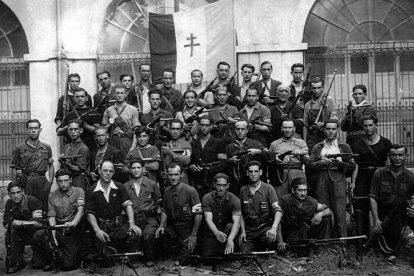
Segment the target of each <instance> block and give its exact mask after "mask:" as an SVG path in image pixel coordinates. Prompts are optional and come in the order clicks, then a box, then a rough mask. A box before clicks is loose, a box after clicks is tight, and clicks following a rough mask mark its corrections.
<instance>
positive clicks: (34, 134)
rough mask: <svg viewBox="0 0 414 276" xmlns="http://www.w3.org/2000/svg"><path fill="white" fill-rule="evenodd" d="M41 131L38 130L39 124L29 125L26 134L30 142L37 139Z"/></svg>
mask: <svg viewBox="0 0 414 276" xmlns="http://www.w3.org/2000/svg"><path fill="white" fill-rule="evenodd" d="M41 131H42V129H41V128H40V126H39V124H38V123H36V122H34V123H30V124H29V125H28V126H27V132H28V133H29V138H30V139H31V140H37V139H39V135H40V132H41Z"/></svg>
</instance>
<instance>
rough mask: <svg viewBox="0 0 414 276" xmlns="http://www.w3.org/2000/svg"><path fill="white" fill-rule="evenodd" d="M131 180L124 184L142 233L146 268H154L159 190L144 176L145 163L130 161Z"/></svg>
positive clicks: (136, 160) (136, 223) (159, 199)
mask: <svg viewBox="0 0 414 276" xmlns="http://www.w3.org/2000/svg"><path fill="white" fill-rule="evenodd" d="M129 165H130V166H129V168H130V170H131V177H132V179H131V180H129V181H128V182H126V183H125V184H124V188H125V190H126V191H127V193H128V194H129V197H130V198H131V201H132V207H133V208H134V219H135V225H137V226H138V227H139V229H140V230H141V232H142V236H141V239H140V240H141V246H140V247H143V251H144V256H145V258H146V266H148V267H152V266H154V254H153V246H154V240H155V231H156V230H157V226H158V220H157V216H158V211H159V208H160V204H161V201H162V198H161V193H160V189H159V188H158V185H157V183H156V182H155V181H152V180H151V179H149V178H148V177H146V176H144V171H145V162H144V161H143V160H141V159H132V160H131V161H130V163H129Z"/></svg>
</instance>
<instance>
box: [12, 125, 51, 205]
mask: <svg viewBox="0 0 414 276" xmlns="http://www.w3.org/2000/svg"><path fill="white" fill-rule="evenodd" d="M26 129H27V133H28V138H27V139H26V140H25V141H24V143H22V144H20V145H18V146H17V147H16V149H15V150H14V151H13V153H12V158H11V162H10V168H11V169H12V176H13V179H17V181H19V180H20V182H21V183H20V185H21V186H22V188H23V189H24V191H25V193H26V195H29V196H34V197H36V198H37V199H39V200H40V201H41V202H42V207H43V210H45V211H46V210H47V197H48V195H49V191H50V186H51V183H50V182H49V181H48V180H47V178H46V176H45V174H46V172H48V176H49V179H50V180H52V179H53V175H54V173H55V169H54V167H53V158H52V149H51V148H50V146H49V145H48V144H45V143H42V142H40V141H39V135H40V133H41V132H42V128H41V124H40V122H39V120H37V119H30V120H28V121H27V122H26Z"/></svg>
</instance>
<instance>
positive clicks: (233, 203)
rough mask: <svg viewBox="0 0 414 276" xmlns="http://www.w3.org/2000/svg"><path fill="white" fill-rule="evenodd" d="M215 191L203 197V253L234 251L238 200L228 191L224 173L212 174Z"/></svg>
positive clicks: (237, 229) (238, 211)
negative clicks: (205, 224)
mask: <svg viewBox="0 0 414 276" xmlns="http://www.w3.org/2000/svg"><path fill="white" fill-rule="evenodd" d="M213 185H214V189H215V191H212V192H210V193H208V194H206V195H205V196H204V197H203V204H202V207H203V212H204V217H205V220H206V223H207V227H205V228H204V234H203V246H202V248H203V252H202V253H203V255H204V256H207V257H208V256H217V255H218V256H220V255H223V254H230V253H233V252H234V239H235V237H236V235H237V233H238V232H239V229H240V216H241V207H240V200H239V198H238V197H237V196H235V195H234V194H232V193H230V192H228V191H227V190H228V189H229V186H230V179H229V177H228V176H227V175H226V174H224V173H218V174H216V175H215V176H214V180H213Z"/></svg>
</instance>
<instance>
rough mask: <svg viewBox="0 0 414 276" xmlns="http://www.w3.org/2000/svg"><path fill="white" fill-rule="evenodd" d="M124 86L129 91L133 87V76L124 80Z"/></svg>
mask: <svg viewBox="0 0 414 276" xmlns="http://www.w3.org/2000/svg"><path fill="white" fill-rule="evenodd" d="M122 84H123V85H125V87H126V88H127V89H129V88H130V87H131V85H132V78H131V76H125V77H123V78H122Z"/></svg>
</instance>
